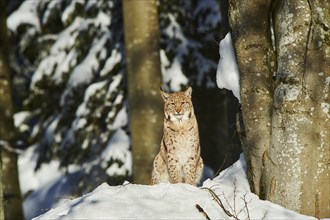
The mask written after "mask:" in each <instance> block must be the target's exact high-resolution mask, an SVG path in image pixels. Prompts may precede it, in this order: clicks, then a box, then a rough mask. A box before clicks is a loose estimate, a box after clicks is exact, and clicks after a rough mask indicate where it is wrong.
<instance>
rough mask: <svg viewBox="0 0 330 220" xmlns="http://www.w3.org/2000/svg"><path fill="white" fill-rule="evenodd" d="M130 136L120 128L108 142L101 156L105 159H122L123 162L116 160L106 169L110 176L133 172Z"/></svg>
mask: <svg viewBox="0 0 330 220" xmlns="http://www.w3.org/2000/svg"><path fill="white" fill-rule="evenodd" d="M129 146H130V138H129V136H128V135H127V134H126V132H125V131H123V130H122V129H118V130H117V131H116V132H115V133H114V134H113V136H112V138H111V139H110V141H109V142H108V144H107V147H106V149H105V150H104V151H103V153H102V155H101V158H102V159H103V160H104V161H110V160H114V161H118V160H119V161H121V162H123V164H119V163H117V162H114V163H113V164H111V166H110V167H109V168H108V169H107V170H106V172H107V174H108V175H109V176H115V175H126V173H127V172H129V174H131V172H132V155H131V153H130V151H129Z"/></svg>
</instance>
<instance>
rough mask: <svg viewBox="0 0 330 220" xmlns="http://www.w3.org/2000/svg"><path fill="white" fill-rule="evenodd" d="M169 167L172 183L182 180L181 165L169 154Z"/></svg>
mask: <svg viewBox="0 0 330 220" xmlns="http://www.w3.org/2000/svg"><path fill="white" fill-rule="evenodd" d="M167 169H168V174H169V176H170V182H171V183H181V182H182V174H181V166H180V164H179V163H178V161H177V160H176V159H174V158H173V157H171V156H170V155H167Z"/></svg>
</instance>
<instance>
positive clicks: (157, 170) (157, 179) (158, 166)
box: [151, 154, 170, 185]
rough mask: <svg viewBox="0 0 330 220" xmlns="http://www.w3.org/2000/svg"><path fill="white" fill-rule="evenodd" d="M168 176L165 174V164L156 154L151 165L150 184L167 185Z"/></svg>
mask: <svg viewBox="0 0 330 220" xmlns="http://www.w3.org/2000/svg"><path fill="white" fill-rule="evenodd" d="M169 181H170V180H169V176H168V172H167V167H166V164H165V162H164V160H163V158H162V156H161V155H160V154H157V156H156V157H155V160H154V163H153V170H152V176H151V184H152V185H154V184H158V183H168V182H169Z"/></svg>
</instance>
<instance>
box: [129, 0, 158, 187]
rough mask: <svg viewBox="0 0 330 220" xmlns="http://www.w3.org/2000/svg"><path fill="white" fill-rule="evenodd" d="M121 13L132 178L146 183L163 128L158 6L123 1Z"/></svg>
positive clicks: (144, 1) (150, 1) (142, 0)
mask: <svg viewBox="0 0 330 220" xmlns="http://www.w3.org/2000/svg"><path fill="white" fill-rule="evenodd" d="M123 10H124V34H125V47H126V61H127V73H128V96H129V117H130V128H131V133H132V136H131V137H132V153H133V178H134V182H136V183H143V184H149V183H150V180H151V170H152V162H153V159H154V157H155V155H156V154H157V151H158V149H159V146H160V140H161V135H162V129H163V128H162V121H163V113H162V112H163V110H162V106H163V102H162V99H161V97H160V94H159V87H160V86H161V83H162V82H161V68H160V56H159V30H158V28H159V26H158V13H157V4H156V1H155V0H140V1H130V0H125V1H123Z"/></svg>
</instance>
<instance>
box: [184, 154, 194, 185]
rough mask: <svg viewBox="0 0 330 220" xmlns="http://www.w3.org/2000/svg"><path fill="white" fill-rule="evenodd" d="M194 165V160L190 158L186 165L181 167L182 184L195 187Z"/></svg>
mask: <svg viewBox="0 0 330 220" xmlns="http://www.w3.org/2000/svg"><path fill="white" fill-rule="evenodd" d="M196 163H197V161H196V158H195V157H190V158H189V160H188V162H187V164H186V165H185V166H184V167H183V172H184V173H185V180H184V183H188V184H190V185H194V186H195V185H196V165H197V164H196Z"/></svg>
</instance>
